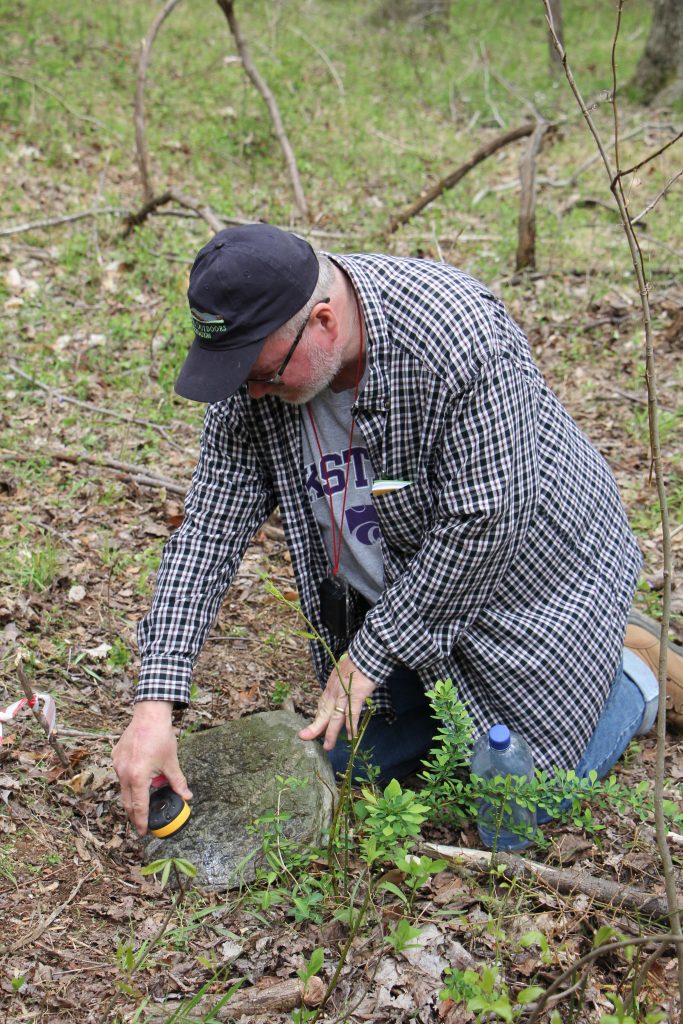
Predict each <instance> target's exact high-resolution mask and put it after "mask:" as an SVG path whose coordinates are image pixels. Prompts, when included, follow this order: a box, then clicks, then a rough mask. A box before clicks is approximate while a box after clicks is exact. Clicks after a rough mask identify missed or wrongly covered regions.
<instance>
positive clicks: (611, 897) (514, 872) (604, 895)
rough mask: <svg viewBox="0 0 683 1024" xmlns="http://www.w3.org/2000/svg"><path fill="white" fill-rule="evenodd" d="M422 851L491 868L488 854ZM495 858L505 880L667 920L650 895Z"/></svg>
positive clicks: (510, 857) (658, 899)
mask: <svg viewBox="0 0 683 1024" xmlns="http://www.w3.org/2000/svg"><path fill="white" fill-rule="evenodd" d="M422 849H423V850H424V852H425V853H427V854H429V853H431V854H436V856H438V857H446V858H448V859H450V860H452V861H453V862H454V863H461V864H465V865H468V866H472V867H475V868H476V869H477V870H482V871H483V870H488V869H489V868H490V867H491V853H490V852H487V851H485V850H468V849H467V848H465V847H459V846H441V845H438V844H431V843H427V844H423V846H422ZM498 857H499V863H501V864H502V865H503V874H504V875H505V877H506V878H508V879H511V878H537V879H539V880H540V881H542V882H545V884H546V885H547V886H548V887H549V888H551V889H554V890H555V891H556V892H560V893H563V894H564V895H571V894H572V893H576V892H581V893H584V895H586V896H590V897H591V899H594V900H598V901H599V902H600V903H604V904H606V905H607V906H610V907H619V908H623V909H624V910H631V911H637V912H638V913H641V914H647V915H648V917H656V918H663V919H665V918H667V917H668V914H669V911H668V909H667V902H666V899H665V898H664V897H663V896H652V895H651V894H650V893H647V892H641V891H640V890H639V889H633V888H631V887H630V886H628V885H621V884H620V883H618V882H612V881H611V880H610V879H608V878H595V877H593V876H591V875H588V874H586V873H585V872H582V873H581V874H580V875H577V874H576V873H575V872H573V871H568V870H567V869H566V868H554V867H550V866H549V865H547V864H537V863H536V862H535V861H532V860H527V859H526V858H525V857H518V856H515V854H512V853H508V852H507V851H505V853H504V854H503V853H501V854H499V855H498Z"/></svg>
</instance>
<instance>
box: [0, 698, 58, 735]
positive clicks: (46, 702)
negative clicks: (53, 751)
mask: <svg viewBox="0 0 683 1024" xmlns="http://www.w3.org/2000/svg"><path fill="white" fill-rule="evenodd" d="M36 705H38V710H39V711H42V712H43V714H44V715H45V720H46V721H47V724H48V727H49V730H50V731H49V733H48V736H51V735H52V733H53V732H54V730H55V723H56V720H57V707H56V705H55V702H54V699H53V698H52V697H51V696H50V694H49V693H34V695H33V700H29V699H28V697H22V698H21V700H15V702H14V704H10V705H9V706H8V707H6V708H1V709H0V743H2V723H3V722H11V721H12V719H13V718H15V717H16V716H17V715H18V714H19V712H20V711H21V709H22V708H24V707H30V708H33V707H35V706H36Z"/></svg>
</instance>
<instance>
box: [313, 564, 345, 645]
mask: <svg viewBox="0 0 683 1024" xmlns="http://www.w3.org/2000/svg"><path fill="white" fill-rule="evenodd" d="M349 592H350V587H349V585H348V583H347V582H346V580H345V579H342V578H341V577H339V576H326V577H325V579H324V580H323V581H322V583H321V584H320V590H319V592H318V593H319V596H320V618H321V619H322V623H323V625H324V626H325V628H326V629H329V631H330V633H331V634H332V636H336V637H339V638H340V639H342V640H346V639H347V638H348V635H349V620H350V615H349V596H350V593H349Z"/></svg>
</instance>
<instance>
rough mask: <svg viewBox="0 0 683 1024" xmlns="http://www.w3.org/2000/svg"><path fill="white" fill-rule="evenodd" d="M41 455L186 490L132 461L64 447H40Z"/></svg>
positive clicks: (174, 481)
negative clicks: (114, 471)
mask: <svg viewBox="0 0 683 1024" xmlns="http://www.w3.org/2000/svg"><path fill="white" fill-rule="evenodd" d="M41 455H47V456H49V457H50V458H51V459H57V460H58V461H60V462H72V463H74V464H76V465H77V464H78V463H80V462H86V463H88V464H89V465H91V466H98V467H100V468H106V469H116V470H119V471H120V472H122V473H126V474H132V475H134V476H135V475H141V476H142V477H144V479H145V480H147V481H150V482H152V483H154V484H156V485H157V487H166V488H167V489H168V490H174V491H176V493H177V492H178V491H180V493H182V494H184V493H185V491H186V490H187V488H181V486H180V484H178V482H177V481H176V480H170V479H169V478H168V477H165V476H162V475H161V474H160V473H149V472H147V470H146V469H145V467H144V466H136V465H135V463H133V462H121V461H120V460H119V459H111V458H109V457H108V456H107V455H88V453H87V452H70V451H68V450H67V449H66V448H44V449H41Z"/></svg>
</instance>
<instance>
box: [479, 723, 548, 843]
mask: <svg viewBox="0 0 683 1024" xmlns="http://www.w3.org/2000/svg"><path fill="white" fill-rule="evenodd" d="M471 772H472V775H478V776H479V777H480V778H482V779H495V777H496V776H497V775H500V776H502V778H504V779H505V778H507V777H508V776H511V777H513V778H514V777H524V778H527V779H529V780H531V779H533V778H534V759H533V755H532V753H531V748H530V747H529V744H528V743H527V742H526V740H525V739H524V738H523V737H522V736H520V735H519V734H518V733H516V732H512V731H511V730H510V729H508V727H507V725H494V726H492V727H491V728H490V729H489V731H488V732H487V733H484V734H483V735H482V736H480V737H479V738H478V739H477V741H476V743H475V744H474V755H473V757H472V767H471ZM501 807H502V799H501V801H496V802H495V803H492V802H490V801H488V800H480V801H479V803H478V808H477V827H478V829H479V835H480V837H481V840H482V842H483V843H484V845H485V846H487V847H489V849H491V848H493V846H495V847H496V849H497V850H523V849H524V847H526V846H528V845H529V844H530V842H531V839H529V838H527V837H526V836H525V832H526V831H527V830H528V829H529V828H535V826H536V809H535V808H529V807H522V806H521V805H520V804H518V803H516V802H515V801H514V800H512V799H508V800H506V801H505V806H504V807H502V809H501ZM513 828H514V831H513Z"/></svg>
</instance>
